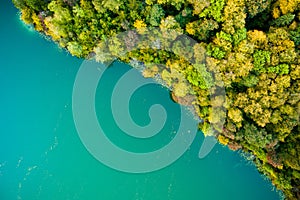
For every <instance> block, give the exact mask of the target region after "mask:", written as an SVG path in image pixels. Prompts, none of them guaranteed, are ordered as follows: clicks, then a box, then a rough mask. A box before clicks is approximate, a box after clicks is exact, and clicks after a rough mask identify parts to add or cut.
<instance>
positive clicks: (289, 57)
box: [13, 0, 300, 200]
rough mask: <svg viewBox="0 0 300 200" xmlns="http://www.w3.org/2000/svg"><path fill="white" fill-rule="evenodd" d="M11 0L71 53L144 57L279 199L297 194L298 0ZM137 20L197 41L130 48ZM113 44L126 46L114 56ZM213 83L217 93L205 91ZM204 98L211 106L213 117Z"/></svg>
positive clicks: (149, 72) (137, 34)
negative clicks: (249, 161) (246, 158)
mask: <svg viewBox="0 0 300 200" xmlns="http://www.w3.org/2000/svg"><path fill="white" fill-rule="evenodd" d="M13 2H14V4H15V6H16V7H17V8H19V9H20V10H21V13H22V15H21V18H22V20H23V21H24V22H26V23H28V24H32V25H33V26H34V27H35V29H36V30H37V31H40V32H43V33H45V34H46V35H48V36H49V37H51V38H52V39H53V40H54V41H56V42H57V43H58V44H59V45H60V46H61V47H64V48H66V49H67V50H68V51H69V52H70V53H71V54H72V55H74V56H77V57H86V58H87V57H90V56H91V55H95V56H96V59H97V60H99V61H106V60H107V59H108V58H111V57H118V58H119V59H121V60H123V61H125V62H132V61H133V60H138V61H140V62H143V63H145V68H144V71H143V75H144V76H146V77H154V76H160V77H161V79H162V80H163V81H164V82H165V83H166V84H167V85H168V86H170V87H171V88H172V89H173V94H172V95H173V97H174V99H176V100H177V101H178V102H179V103H183V104H187V105H192V106H193V107H194V108H195V111H196V113H197V114H198V116H199V117H200V118H201V119H203V122H202V123H201V124H199V127H200V128H201V130H202V131H203V132H204V133H205V134H207V135H208V134H211V131H212V129H213V130H214V133H215V136H216V137H217V138H218V140H219V142H220V143H222V144H224V145H227V146H228V147H229V148H230V149H233V150H238V149H242V150H243V151H245V152H249V153H251V154H252V155H254V162H255V163H256V165H257V167H258V169H259V170H260V171H261V172H262V173H263V174H265V175H267V176H268V177H269V178H270V179H271V180H272V182H273V184H274V185H275V186H276V187H277V188H278V189H280V190H282V191H283V192H284V194H285V197H286V199H292V200H293V199H300V123H299V113H300V57H299V53H300V26H299V24H300V0H145V1H140V0H13ZM147 27H148V28H149V27H157V28H158V29H160V30H161V34H163V35H167V36H168V37H170V38H169V39H172V40H175V39H176V37H177V36H178V35H176V34H173V35H172V33H170V32H168V30H169V29H173V30H176V32H177V33H182V34H185V35H187V36H189V37H191V38H193V39H194V40H195V41H197V43H196V44H194V45H190V48H191V50H190V51H189V52H192V54H190V55H185V56H184V57H182V56H180V55H181V54H184V51H182V47H183V46H186V45H185V44H180V42H182V41H185V40H178V41H179V42H178V43H174V44H173V46H172V48H173V52H177V54H176V53H175V54H174V53H172V52H170V51H167V50H160V51H158V50H157V49H153V48H143V49H132V47H134V46H135V45H136V44H137V43H138V40H139V39H140V38H141V37H143V34H145V32H147V29H146V28H147ZM120 32H126V37H125V38H123V39H124V41H125V44H123V43H122V42H121V41H120V40H121V39H120V38H118V37H113V36H115V35H116V34H118V33H120ZM109 38H110V39H109ZM156 39H157V38H155V37H153V38H152V40H153V42H154V43H155V42H159V43H158V44H157V45H161V44H163V42H164V41H157V40H156ZM150 40H151V38H150ZM105 44H108V51H107V52H103V45H105ZM123 49H127V53H126V54H125V55H121V56H120V53H119V52H120V51H122V50H123ZM184 58H190V59H192V60H193V61H194V62H193V63H190V62H188V61H187V60H186V59H184ZM149 63H150V64H149ZM220 88H225V91H226V98H224V97H225V94H224V95H218V94H219V93H218V92H215V93H214V94H213V95H211V91H218V90H220ZM212 107H214V108H215V109H217V110H218V112H215V113H217V114H216V115H214V116H212V115H211V114H210V113H211V109H212ZM222 119H225V121H222ZM221 121H222V122H221ZM223 123H224V126H223V127H222V126H220V124H223ZM212 127H213V128H212Z"/></svg>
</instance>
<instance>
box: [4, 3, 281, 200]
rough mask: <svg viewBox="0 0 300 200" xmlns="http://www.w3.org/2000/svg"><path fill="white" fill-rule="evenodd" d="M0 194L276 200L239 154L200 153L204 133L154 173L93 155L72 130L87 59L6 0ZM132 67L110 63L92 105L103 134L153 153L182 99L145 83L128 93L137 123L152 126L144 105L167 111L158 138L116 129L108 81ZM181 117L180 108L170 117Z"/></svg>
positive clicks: (61, 199) (9, 198) (9, 197)
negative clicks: (29, 22) (27, 21)
mask: <svg viewBox="0 0 300 200" xmlns="http://www.w3.org/2000/svg"><path fill="white" fill-rule="evenodd" d="M0 27H1V28H0V30H1V31H0V44H1V48H0V56H1V64H0V90H1V97H0V110H1V115H0V116H1V123H0V135H1V139H0V199H1V200H14V199H25V200H33V199H43V200H46V199H57V200H66V199H101V200H102V199H103V200H106V199H108V200H110V199H124V200H131V199H134V200H168V199H170V200H194V199H195V200H202V199H203V200H206V199H209V200H219V199H222V200H240V199H243V200H253V199H256V200H276V199H280V198H279V196H280V194H279V193H278V192H276V191H275V190H274V188H273V186H272V185H271V183H270V181H268V180H265V179H264V178H263V177H262V176H261V175H260V174H259V173H258V172H257V170H256V168H255V166H253V165H251V164H250V163H249V162H247V161H245V160H244V159H243V158H242V157H241V156H240V155H239V154H238V153H237V152H233V151H230V150H228V149H227V148H226V147H223V146H221V145H216V146H215V147H214V149H213V150H212V152H211V153H210V154H209V155H208V156H207V157H205V158H204V159H199V158H198V152H199V148H200V146H201V143H202V141H203V136H202V134H201V132H198V134H197V136H196V139H195V140H194V142H193V144H192V145H191V147H190V149H189V150H188V151H187V152H185V154H184V155H183V156H182V157H181V158H180V159H178V160H177V161H176V162H174V163H173V164H172V165H170V166H168V167H166V168H164V169H161V170H158V171H155V172H151V173H144V174H130V173H124V172H120V171H117V170H114V169H111V168H109V167H107V166H105V165H103V164H102V163H100V162H99V161H97V160H96V159H95V158H94V157H93V156H92V155H91V154H90V153H89V152H88V151H87V150H86V148H85V147H84V145H83V144H82V142H81V141H80V139H79V136H78V134H77V131H76V128H75V124H74V120H73V114H72V90H73V84H74V81H75V77H76V74H77V71H78V69H79V67H80V65H81V63H82V61H83V60H80V59H77V58H75V57H72V56H70V55H68V54H67V53H66V52H65V51H63V50H60V49H59V48H58V47H57V45H56V44H54V43H52V42H51V41H47V40H45V38H42V37H41V36H40V35H39V34H38V33H36V32H34V31H32V30H30V28H28V27H26V26H25V25H23V24H22V22H21V21H20V20H19V17H18V15H17V10H16V9H15V8H14V7H13V5H12V3H10V2H9V1H8V2H6V3H3V2H1V6H0ZM129 69H130V67H129V66H127V65H125V64H122V63H119V62H116V63H114V65H113V66H112V67H111V68H109V69H108V70H107V71H106V72H105V74H104V75H103V79H101V81H100V82H99V86H98V89H97V93H96V111H97V116H98V119H99V122H100V123H101V124H103V129H105V130H107V131H106V133H107V137H109V138H110V139H111V141H113V142H114V143H116V144H117V145H118V146H119V147H121V148H123V149H126V150H128V151H132V152H146V151H151V150H154V149H159V148H161V147H162V146H164V145H165V144H166V143H168V141H169V140H170V139H171V136H170V132H171V131H172V130H173V129H174V128H175V129H176V127H177V126H178V124H177V123H178V119H177V117H176V116H177V115H178V113H177V110H178V105H176V104H175V103H173V102H172V101H171V100H170V98H169V93H168V91H167V90H166V89H164V88H162V87H160V86H157V85H149V86H145V87H143V88H140V89H139V90H137V91H136V93H135V94H134V95H133V96H132V101H131V102H130V106H129V107H130V111H131V114H132V116H133V119H134V120H136V122H137V123H138V124H141V125H143V124H147V123H148V122H149V118H148V117H147V116H148V115H147V114H145V113H147V112H148V108H149V107H148V106H149V105H151V104H154V103H159V104H162V105H164V107H165V108H166V110H167V112H170V113H171V115H169V116H170V118H168V120H167V123H166V127H164V129H163V131H162V134H160V135H157V136H155V137H153V138H149V139H147V140H144V141H143V140H141V139H134V138H131V137H129V136H127V135H125V134H123V133H122V131H121V130H120V129H119V128H118V127H117V125H116V123H115V122H114V120H113V117H112V113H111V109H110V106H108V103H109V99H110V95H111V93H112V88H113V84H114V83H115V82H116V81H117V80H118V78H119V77H120V76H122V74H123V73H125V72H127V71H128V70H129ZM176 113H177V114H176Z"/></svg>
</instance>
